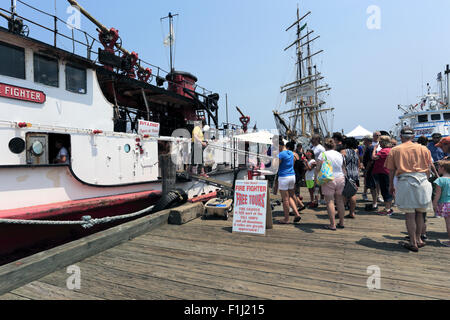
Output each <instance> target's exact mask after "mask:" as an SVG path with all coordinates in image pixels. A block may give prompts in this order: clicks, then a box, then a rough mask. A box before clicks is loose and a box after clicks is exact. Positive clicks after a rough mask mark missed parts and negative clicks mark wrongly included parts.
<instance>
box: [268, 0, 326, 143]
mask: <svg viewBox="0 0 450 320" xmlns="http://www.w3.org/2000/svg"><path fill="white" fill-rule="evenodd" d="M310 14H311V11H309V12H307V13H306V14H304V15H303V16H300V9H299V8H298V7H297V18H296V21H295V22H294V23H292V24H291V25H290V26H289V27H288V28H287V29H286V32H293V31H295V32H296V40H295V41H294V42H292V43H291V44H290V45H289V46H287V47H286V48H285V49H284V51H288V50H295V56H296V73H295V79H293V81H292V82H290V83H288V84H286V85H284V86H282V87H281V90H280V94H281V95H282V97H284V96H285V99H284V104H283V105H284V106H283V107H281V106H280V108H279V109H278V110H274V111H273V114H274V117H275V123H276V125H277V129H278V130H279V131H280V134H281V135H283V136H286V137H288V138H290V139H294V140H298V141H301V142H306V141H309V139H310V138H311V136H312V135H313V134H319V135H321V136H322V137H326V136H330V133H331V132H332V125H333V123H332V122H333V110H334V108H332V107H329V106H328V105H327V103H326V101H325V96H326V94H327V92H329V90H331V88H330V87H329V86H328V84H326V83H324V79H325V77H324V76H323V74H322V73H321V72H320V71H319V70H318V68H317V65H316V64H315V63H314V59H313V58H315V57H317V56H318V55H319V54H321V53H323V50H318V51H315V52H312V49H311V48H312V44H313V43H314V41H316V40H317V39H319V38H320V36H319V35H315V34H314V30H311V29H310V27H309V25H308V23H307V22H306V18H307V17H308V16H310Z"/></svg>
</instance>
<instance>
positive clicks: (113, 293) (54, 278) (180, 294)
mask: <svg viewBox="0 0 450 320" xmlns="http://www.w3.org/2000/svg"><path fill="white" fill-rule="evenodd" d="M92 259H93V260H94V261H95V260H96V257H92ZM117 259H119V260H120V259H121V257H120V256H114V257H112V258H111V259H110V264H109V265H110V266H111V267H108V268H105V267H104V266H100V265H95V264H91V263H88V262H82V263H80V264H78V265H79V267H80V269H81V270H82V285H81V292H83V293H86V294H90V295H95V296H97V297H101V298H103V299H114V300H118V299H119V300H123V299H127V300H128V299H146V300H149V299H152V300H174V299H187V300H207V299H208V300H210V299H222V300H248V299H254V297H251V296H246V295H237V294H229V293H227V292H223V291H222V290H220V289H210V288H203V287H201V286H198V285H186V284H184V283H179V282H177V281H171V280H166V279H163V278H158V277H153V276H151V275H150V273H142V274H139V273H136V272H134V270H132V269H130V270H121V269H117V268H116V267H115V260H117ZM40 281H42V282H45V283H49V284H53V285H57V286H61V285H62V284H63V283H64V281H65V275H64V272H62V271H59V272H55V273H53V274H51V275H48V276H46V277H45V278H43V279H41V280H40Z"/></svg>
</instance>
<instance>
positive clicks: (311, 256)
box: [127, 236, 448, 282]
mask: <svg viewBox="0 0 450 320" xmlns="http://www.w3.org/2000/svg"><path fill="white" fill-rule="evenodd" d="M143 240H144V241H143ZM132 244H136V245H143V246H144V247H146V248H147V247H148V246H149V245H151V246H159V247H164V248H172V249H175V250H180V249H181V250H190V251H192V252H194V253H195V252H203V253H208V254H215V253H217V252H220V254H222V255H231V256H235V257H238V258H241V259H243V260H244V261H247V262H248V263H249V264H250V265H251V263H252V261H253V260H261V261H272V262H274V263H278V264H287V265H292V266H295V265H298V264H299V263H301V262H303V261H304V262H305V263H311V264H315V265H317V266H318V267H319V266H320V267H322V268H324V267H325V268H328V270H330V269H331V270H339V271H342V270H344V269H346V268H347V269H348V268H352V269H353V268H354V266H355V265H362V266H364V267H365V268H367V267H368V266H370V265H374V264H376V265H378V266H380V267H382V268H383V269H386V270H396V268H399V269H400V270H401V272H402V273H405V272H406V271H405V269H407V270H409V271H410V274H411V275H417V274H418V271H417V270H418V268H420V266H417V264H415V263H414V264H412V266H410V267H409V266H407V265H405V261H404V259H398V261H399V263H398V264H393V261H391V260H389V261H387V260H386V259H384V258H383V257H381V259H380V258H378V259H376V257H375V258H374V257H371V256H370V255H369V256H368V257H366V258H365V259H362V258H361V257H355V258H353V257H352V256H351V255H348V256H347V257H346V258H345V259H344V256H343V255H342V254H339V252H337V253H334V252H333V251H336V249H333V248H331V249H327V250H328V252H329V254H330V255H332V256H329V255H327V254H326V253H324V252H322V250H320V251H319V250H317V248H307V247H303V248H300V247H293V248H277V249H275V250H273V251H270V252H268V250H267V249H266V250H264V254H263V253H262V251H263V250H258V249H256V250H255V249H254V248H253V250H252V248H248V247H247V248H246V247H242V246H239V245H232V244H230V245H226V244H217V243H209V242H207V241H203V242H195V241H193V242H190V241H189V242H187V241H177V240H175V239H174V238H163V237H156V236H153V237H152V238H151V239H150V238H149V239H142V238H139V239H135V240H134V241H132V242H130V243H128V244H127V246H130V245H132ZM259 252H260V253H261V255H260V257H262V258H259V259H257V258H256V257H257V256H258V254H259ZM319 252H320V254H319V255H318V253H319ZM384 266H386V268H384ZM420 275H421V278H422V277H426V276H429V277H430V278H431V277H433V278H432V279H438V280H440V279H441V281H442V280H444V279H445V280H444V281H447V282H448V271H442V272H439V271H437V270H432V271H427V270H425V269H423V268H421V269H420Z"/></svg>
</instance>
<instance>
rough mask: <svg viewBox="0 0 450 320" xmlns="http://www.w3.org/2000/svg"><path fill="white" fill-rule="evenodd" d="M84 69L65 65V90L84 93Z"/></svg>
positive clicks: (85, 85)
mask: <svg viewBox="0 0 450 320" xmlns="http://www.w3.org/2000/svg"><path fill="white" fill-rule="evenodd" d="M86 82H87V80H86V69H81V68H77V67H74V66H70V65H66V90H67V91H70V92H75V93H81V94H85V93H86V88H87V84H86Z"/></svg>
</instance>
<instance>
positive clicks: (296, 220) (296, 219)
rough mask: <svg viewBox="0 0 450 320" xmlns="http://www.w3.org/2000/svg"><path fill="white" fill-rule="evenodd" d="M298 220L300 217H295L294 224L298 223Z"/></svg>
mask: <svg viewBox="0 0 450 320" xmlns="http://www.w3.org/2000/svg"><path fill="white" fill-rule="evenodd" d="M300 220H302V217H295V219H294V222H295V223H297V222H300Z"/></svg>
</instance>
